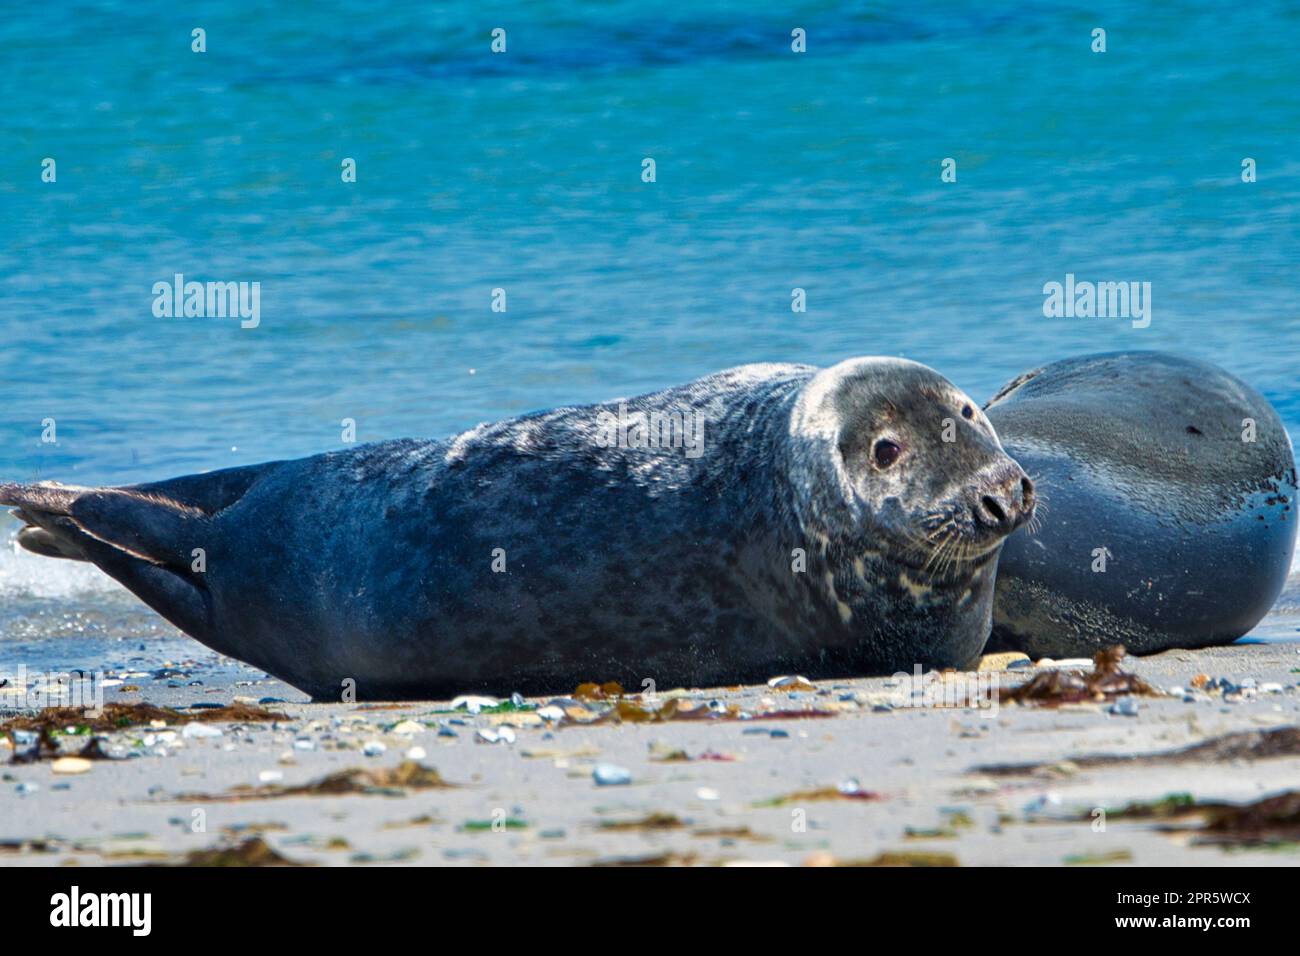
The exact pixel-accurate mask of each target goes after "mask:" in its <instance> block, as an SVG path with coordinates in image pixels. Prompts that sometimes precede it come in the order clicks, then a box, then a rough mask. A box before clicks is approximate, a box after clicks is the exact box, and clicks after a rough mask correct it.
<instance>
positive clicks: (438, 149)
mask: <svg viewBox="0 0 1300 956" xmlns="http://www.w3.org/2000/svg"><path fill="white" fill-rule="evenodd" d="M177 6H178V5H176V4H173V3H166V2H147V0H132V2H130V3H127V2H118V3H98V4H93V5H92V4H88V3H87V4H54V5H48V6H46V7H42V6H40V5H22V6H21V7H16V8H15V9H13V10H10V11H7V12H6V15H5V17H4V18H3V19H0V62H3V63H4V64H5V69H4V70H2V71H0V103H3V104H4V109H3V110H2V111H0V130H2V132H3V140H2V141H3V143H4V148H3V149H0V222H3V225H4V228H3V230H0V336H2V339H0V343H2V345H3V347H2V348H0V476H3V477H5V478H18V479H31V478H36V477H43V478H58V479H61V480H65V481H70V482H78V483H103V482H124V481H135V480H144V479H150V478H161V477H166V476H169V475H172V474H176V473H182V472H189V471H196V470H202V469H211V468H218V467H223V466H228V465H234V464H240V463H247V462H254V461H260V460H265V459H269V458H279V457H292V456H298V455H304V454H308V453H312V452H317V451H321V450H324V449H327V448H332V447H338V446H340V445H341V444H342V435H341V426H340V422H341V421H342V420H343V419H344V418H351V419H354V420H355V422H356V431H357V439H358V440H361V441H366V440H373V439H379V438H385V437H394V436H399V435H416V436H441V435H444V434H447V433H451V432H454V431H458V430H460V429H463V428H466V427H469V426H472V425H474V424H476V423H477V422H479V421H483V420H488V419H494V418H499V417H502V416H507V415H511V414H517V413H520V412H523V411H526V410H530V409H535V408H542V407H546V406H551V405H556V404H565V403H576V402H584V401H592V400H597V399H603V398H608V397H611V396H614V395H619V394H631V393H635V392H638V391H642V390H646V389H651V388H655V387H659V386H663V385H668V384H671V383H677V382H681V381H684V380H686V379H689V378H692V377H695V376H698V375H702V374H705V373H707V372H710V371H714V370H716V369H718V368H722V367H725V366H729V365H734V364H739V363H742V362H749V361H760V360H777V361H805V362H814V363H819V364H825V363H830V362H834V361H837V360H839V359H842V358H845V357H847V356H850V355H857V354H870V353H884V354H905V355H907V356H909V357H911V358H915V359H917V360H919V361H922V362H925V363H927V364H929V365H932V366H934V367H935V368H937V369H939V370H940V371H942V372H943V373H945V374H946V375H948V376H949V377H950V378H951V379H953V380H954V381H955V382H957V383H958V384H959V385H960V386H962V387H963V388H965V389H966V390H968V391H969V392H970V393H971V394H973V395H975V396H977V397H981V398H983V397H986V396H988V395H989V394H991V392H992V391H993V390H994V389H995V388H996V387H997V386H998V385H1000V384H1001V383H1002V382H1004V381H1005V380H1007V379H1008V378H1010V377H1012V376H1013V375H1015V374H1016V373H1018V372H1020V371H1022V370H1024V369H1026V368H1029V367H1032V366H1035V365H1038V364H1041V363H1043V362H1046V361H1050V360H1053V359H1056V358H1060V357H1062V356H1066V355H1070V354H1074V353H1079V352H1089V351H1099V350H1107V349H1116V348H1163V349H1172V350H1175V351H1178V352H1182V353H1185V354H1191V355H1195V356H1200V357H1204V358H1208V359H1211V360H1213V361H1217V362H1219V363H1220V364H1222V365H1224V366H1226V367H1227V368H1229V369H1230V370H1232V371H1233V372H1235V373H1237V374H1239V375H1241V376H1242V377H1243V378H1245V379H1246V380H1248V381H1249V382H1251V383H1252V384H1254V385H1255V386H1256V387H1257V388H1259V389H1260V390H1261V391H1262V392H1263V393H1264V394H1265V395H1266V396H1268V398H1269V399H1270V400H1272V401H1273V403H1274V404H1275V405H1276V406H1277V407H1278V409H1279V411H1280V412H1281V413H1282V415H1283V417H1284V418H1285V420H1286V422H1287V425H1288V428H1289V429H1290V430H1291V432H1292V435H1293V436H1297V435H1300V390H1297V376H1296V368H1297V358H1298V357H1300V317H1298V313H1297V308H1296V305H1295V295H1296V285H1297V283H1296V263H1297V240H1298V239H1300V187H1298V183H1300V157H1298V155H1297V143H1298V142H1300V139H1298V138H1297V132H1298V126H1300V124H1298V122H1297V116H1298V112H1297V105H1298V104H1297V95H1298V94H1297V91H1298V90H1300V65H1298V64H1300V58H1297V57H1296V55H1295V50H1296V48H1297V47H1298V46H1300V11H1297V10H1296V8H1295V7H1294V6H1290V5H1288V4H1285V3H1280V2H1279V3H1273V2H1262V3H1256V4H1249V5H1244V6H1228V5H1224V4H1204V3H1168V4H1160V5H1159V6H1158V8H1157V9H1155V10H1152V9H1147V8H1146V7H1147V6H1148V5H1145V4H1134V3H1120V2H1109V3H1108V2H1099V3H1090V4H1088V5H1069V4H1066V5H1062V4H1046V3H1042V4H1038V3H1034V4H1022V3H1006V4H994V3H988V2H982V3H976V2H952V3H947V2H936V3H932V4H919V5H915V6H913V5H898V6H897V8H894V7H891V8H890V9H887V10H881V9H875V8H876V7H878V6H879V5H870V6H871V7H872V9H868V5H866V4H838V3H833V2H819V3H796V4H781V5H777V4H762V3H738V2H737V3H691V4H689V5H681V6H680V8H674V7H672V6H671V5H663V4H650V3H645V2H640V0H636V2H634V0H621V2H612V3H611V2H599V3H596V2H591V3H578V2H556V0H549V2H530V3H527V4H495V3H457V4H395V5H389V6H384V5H375V4H371V3H363V2H346V3H335V4H317V3H306V2H279V3H273V4H272V3H267V4H256V5H237V4H230V3H206V4H197V5H193V9H189V10H186V11H184V12H181V11H178V10H177V9H176V7H177ZM187 6H188V5H187ZM195 27H202V28H204V29H205V30H206V31H207V52H206V53H202V54H197V53H193V52H191V49H190V43H191V30H192V29H193V28H195ZM494 27H503V28H505V29H506V31H507V50H506V52H505V53H504V54H493V53H492V52H491V51H490V49H489V44H490V33H491V31H492V29H493V28H494ZM795 27H801V28H803V29H805V30H806V31H807V37H808V39H807V52H806V53H804V54H795V53H793V52H791V50H790V32H791V30H792V29H793V28H795ZM1095 27H1101V28H1104V29H1105V30H1106V31H1107V51H1106V52H1105V53H1093V52H1092V51H1091V49H1090V46H1091V43H1092V37H1091V32H1092V30H1093V29H1094V28H1095ZM45 157H51V158H54V159H55V160H56V163H57V181H56V182H54V183H46V182H42V179H41V162H42V160H43V159H44V158H45ZM345 157H351V158H354V159H355V160H356V163H357V181H356V182H355V183H344V182H342V181H341V178H340V163H341V161H342V160H343V159H344V158H345ZM646 157H651V158H653V159H654V160H655V162H656V166H657V168H656V173H657V181H656V182H654V183H644V182H642V180H641V171H642V160H643V159H644V158H646ZM946 157H951V158H953V159H955V160H956V164H957V182H955V183H943V182H941V180H940V172H941V166H940V164H941V161H942V160H943V159H944V158H946ZM1245 157H1251V158H1253V159H1255V160H1256V162H1257V169H1258V181H1257V182H1255V183H1252V184H1246V183H1243V182H1242V181H1241V163H1242V160H1243V158H1245ZM177 272H181V273H184V274H185V275H186V276H187V277H188V278H191V279H199V280H220V281H245V282H252V281H257V282H260V284H261V285H260V289H261V313H260V324H259V325H258V327H257V328H253V329H243V328H240V326H239V323H238V321H237V320H232V319H216V318H157V317H155V316H154V314H153V310H152V305H153V294H152V292H151V289H152V286H153V284H154V283H155V282H158V281H162V280H170V279H171V278H172V276H173V274H174V273H177ZM1067 273H1073V274H1075V275H1077V276H1078V277H1079V278H1080V279H1091V280H1095V281H1110V280H1114V281H1145V282H1150V283H1151V287H1152V306H1153V308H1152V321H1151V324H1150V326H1149V327H1147V328H1142V329H1139V328H1134V327H1133V326H1132V324H1131V323H1130V322H1129V321H1127V320H1121V319H1079V318H1071V319H1065V318H1062V319H1047V318H1044V316H1043V311H1042V306H1043V293H1042V287H1043V285H1044V283H1046V282H1050V281H1063V280H1064V277H1065V275H1066V274H1067ZM795 287H800V288H803V289H805V290H806V293H807V302H808V307H807V312H806V313H802V314H796V313H792V311H791V308H790V302H791V290H792V289H793V288H795ZM494 288H504V289H505V290H506V293H507V302H508V311H507V312H505V313H496V312H493V311H492V310H491V308H490V304H491V295H492V290H493V289H494ZM45 419H54V421H55V423H56V434H57V444H52V443H46V442H42V440H41V437H42V422H43V421H44V420H45ZM6 560H8V557H6ZM14 560H17V559H16V558H15V559H14ZM6 567H7V569H8V570H7V571H0V578H3V577H4V574H8V575H10V578H11V579H12V580H13V581H16V582H19V585H20V586H21V587H23V588H26V590H25V591H23V593H26V594H32V595H35V596H41V595H44V596H46V597H49V596H50V595H51V594H52V595H54V596H55V597H60V596H62V595H63V593H64V592H63V590H60V589H61V588H64V587H65V584H60V585H58V587H55V586H53V585H49V584H48V582H49V581H50V580H52V578H50V577H49V576H48V575H54V574H58V575H71V576H72V577H70V578H68V579H67V580H68V581H72V582H73V584H76V583H77V582H80V584H78V585H77V586H81V585H85V584H86V582H85V581H83V580H82V579H81V578H78V577H76V575H78V574H80V573H81V572H82V570H83V569H72V570H68V571H63V570H60V571H58V572H54V571H49V572H40V573H38V572H35V571H32V570H31V569H28V568H26V566H23V567H22V568H18V567H17V566H16V565H13V563H12V562H11V563H10V564H9V565H7V566H6ZM59 580H60V581H63V580H64V579H63V578H60V579H59ZM41 582H47V583H44V584H43V583H41ZM0 583H2V582H0ZM65 583H66V582H65ZM73 584H67V585H66V586H67V587H72V586H73ZM87 586H88V585H87ZM43 588H44V590H42V589H43ZM8 607H9V608H10V609H11V610H12V609H13V608H14V605H13V603H12V602H10V604H9V605H8ZM0 624H3V622H2V621H0Z"/></svg>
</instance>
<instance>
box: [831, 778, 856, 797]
mask: <svg viewBox="0 0 1300 956" xmlns="http://www.w3.org/2000/svg"><path fill="white" fill-rule="evenodd" d="M835 789H837V790H839V792H840V793H842V794H844V795H845V796H854V795H855V794H859V793H861V792H862V784H860V783H859V782H858V778H857V777H849V778H848V779H847V780H841V781H840V782H839V784H838V786H836V788H835Z"/></svg>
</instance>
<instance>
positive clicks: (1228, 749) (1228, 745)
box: [973, 726, 1300, 777]
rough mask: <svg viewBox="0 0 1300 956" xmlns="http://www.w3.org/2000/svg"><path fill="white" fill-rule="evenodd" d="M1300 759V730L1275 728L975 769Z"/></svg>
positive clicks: (1008, 772) (1008, 771)
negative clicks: (1158, 747) (1136, 750)
mask: <svg viewBox="0 0 1300 956" xmlns="http://www.w3.org/2000/svg"><path fill="white" fill-rule="evenodd" d="M1297 756H1300V727H1290V726H1288V727H1273V728H1271V729H1269V730H1239V731H1235V732H1233V733H1230V734H1224V735H1223V736H1221V737H1213V738H1211V739H1209V740H1204V741H1202V742H1201V743H1198V744H1191V745H1189V746H1186V747H1179V748H1177V749H1175V750H1162V751H1157V752H1156V753H1147V754H1090V755H1085V756H1081V757H1071V758H1069V759H1068V760H1067V761H1059V760H1058V761H1052V762H1050V763H1048V762H1038V763H1019V764H986V765H984V766H979V767H975V768H973V771H974V772H976V773H985V774H989V775H990V776H1002V777H1006V776H1021V775H1026V774H1034V773H1039V772H1042V771H1044V770H1051V769H1053V768H1057V767H1060V766H1061V764H1062V763H1063V762H1064V763H1068V764H1071V765H1073V766H1074V767H1076V768H1092V767H1108V766H1113V765H1115V764H1127V765H1130V766H1132V765H1137V766H1159V765H1162V764H1179V763H1189V762H1194V761H1199V762H1202V763H1219V762H1225V761H1232V760H1268V759H1271V758H1274V757H1297Z"/></svg>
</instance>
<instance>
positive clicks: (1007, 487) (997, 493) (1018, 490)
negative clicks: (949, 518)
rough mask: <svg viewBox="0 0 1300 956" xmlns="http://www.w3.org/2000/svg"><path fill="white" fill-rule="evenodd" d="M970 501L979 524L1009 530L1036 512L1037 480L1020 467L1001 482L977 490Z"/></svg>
mask: <svg viewBox="0 0 1300 956" xmlns="http://www.w3.org/2000/svg"><path fill="white" fill-rule="evenodd" d="M976 495H977V498H976V500H975V502H974V503H973V504H972V505H971V512H972V513H973V514H974V516H975V522H976V524H979V525H982V526H983V527H986V528H988V529H990V530H992V531H996V532H998V533H1000V534H1004V535H1005V534H1010V533H1011V532H1013V531H1015V530H1016V529H1017V528H1019V527H1020V526H1021V525H1022V524H1024V523H1025V522H1026V521H1028V520H1029V519H1030V517H1032V515H1033V513H1034V483H1033V482H1032V481H1030V480H1029V476H1028V475H1026V474H1025V473H1024V472H1023V471H1021V470H1020V469H1019V468H1017V469H1016V473H1015V474H1014V475H1012V476H1011V477H1009V478H1006V479H1004V480H1003V481H1001V482H997V483H993V484H991V485H990V486H986V487H985V488H983V489H981V490H980V491H978V492H976Z"/></svg>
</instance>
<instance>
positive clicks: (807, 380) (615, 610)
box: [0, 358, 1033, 699]
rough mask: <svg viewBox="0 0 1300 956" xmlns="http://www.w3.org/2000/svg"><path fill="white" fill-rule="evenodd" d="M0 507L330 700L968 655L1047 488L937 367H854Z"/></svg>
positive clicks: (45, 546)
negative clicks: (1007, 558)
mask: <svg viewBox="0 0 1300 956" xmlns="http://www.w3.org/2000/svg"><path fill="white" fill-rule="evenodd" d="M0 503H4V504H8V505H11V506H14V507H16V509H17V511H16V514H17V515H18V516H19V517H20V518H21V519H23V520H24V521H25V522H26V523H27V527H26V528H25V529H24V530H23V531H22V532H21V533H20V535H19V539H18V540H19V542H20V543H21V544H22V545H23V546H24V547H26V548H28V549H29V550H32V551H35V552H37V553H40V554H45V555H50V556H54V557H61V558H72V559H79V560H84V561H90V562H93V563H94V564H96V565H97V566H98V567H100V568H101V569H103V570H104V571H106V572H107V573H108V574H110V575H112V576H113V577H114V578H116V579H117V580H118V581H120V582H121V583H122V584H124V585H125V586H126V587H127V588H129V589H130V590H131V591H133V592H134V593H135V594H136V595H138V596H139V597H140V598H142V599H143V600H144V601H145V602H146V603H147V604H149V606H151V607H152V608H154V609H155V610H157V611H158V612H159V613H160V614H162V615H163V616H164V617H166V618H167V619H168V620H169V621H171V622H172V623H174V624H175V625H177V626H178V627H179V628H181V629H182V630H184V631H186V632H187V633H189V634H191V635H192V636H194V637H195V638H197V639H198V640H199V641H201V642H202V643H204V644H206V645H207V646H208V647H211V648H213V649H215V650H217V651H219V652H220V653H222V654H226V655H229V656H232V657H236V658H239V659H241V660H244V661H247V662H249V663H251V664H254V665H256V666H258V667H261V668H264V669H265V670H266V671H268V672H269V673H271V674H273V675H275V676H277V677H280V678H282V679H283V680H285V681H287V682H289V683H290V684H293V685H294V686H296V687H298V688H300V689H302V690H304V691H306V692H307V693H309V694H311V695H312V696H313V697H315V698H317V699H338V698H339V697H340V694H342V693H343V692H344V691H345V690H348V689H351V691H352V692H353V693H354V694H355V696H356V699H403V698H426V699H428V698H440V697H447V696H449V695H451V694H455V693H462V692H465V691H469V690H480V691H485V692H498V693H500V692H509V691H511V690H519V691H522V692H525V693H538V694H544V693H554V692H571V691H572V689H573V687H574V686H575V684H576V683H578V682H581V681H587V680H601V681H604V680H618V681H619V682H620V683H622V684H624V686H627V687H629V688H642V687H645V686H647V685H646V684H645V681H646V680H647V679H648V680H651V681H653V682H654V683H655V684H656V685H657V686H660V687H670V686H679V685H694V686H707V685H716V684H730V683H740V682H753V681H757V680H762V679H766V678H768V677H770V676H772V675H773V674H774V673H781V672H791V671H797V672H799V673H803V674H807V675H809V676H812V677H828V676H835V675H848V674H864V673H889V672H892V671H895V670H900V669H908V670H910V669H911V668H912V667H913V666H914V665H917V664H920V665H922V666H925V667H945V666H957V665H962V664H965V663H967V662H968V661H969V660H971V659H972V658H973V657H975V656H976V655H978V654H979V652H980V651H981V649H982V648H983V646H984V643H985V641H986V640H987V639H988V634H989V630H990V628H991V621H992V600H993V578H994V569H995V566H996V561H997V554H998V550H999V548H1000V547H1001V543H1002V541H1003V540H1004V539H1005V537H1006V536H1007V535H1008V534H1009V533H1010V532H1011V531H1013V530H1014V529H1015V528H1017V527H1018V526H1019V525H1021V524H1022V523H1023V522H1024V521H1025V520H1027V519H1028V518H1029V516H1030V515H1031V514H1032V511H1033V488H1032V484H1031V483H1030V481H1029V479H1028V478H1027V476H1026V475H1025V473H1024V471H1023V470H1022V469H1021V468H1020V467H1019V466H1018V465H1017V464H1016V463H1015V462H1014V461H1012V459H1011V458H1010V457H1008V456H1007V455H1006V453H1005V452H1003V450H1002V447H1001V445H1000V444H999V443H998V439H997V436H996V434H995V433H994V431H993V429H992V427H991V426H990V424H989V422H988V420H987V419H986V417H985V416H984V415H983V414H981V413H980V411H979V410H978V407H977V406H976V404H975V403H974V402H972V401H971V400H970V399H969V398H968V397H967V396H966V395H965V394H964V393H963V392H961V391H960V390H959V389H957V388H956V387H955V386H953V385H952V384H951V383H950V382H948V381H947V380H946V379H944V378H943V377H942V376H940V375H939V374H938V373H936V372H934V371H933V370H931V369H929V368H926V367H925V366H923V365H919V364H916V363H914V362H909V361H904V360H901V359H893V358H859V359H852V360H849V361H847V362H843V363H841V364H839V365H835V366H833V367H831V368H827V369H821V370H819V369H817V368H814V367H811V366H803V365H770V364H764V365H747V366H742V367H739V368H735V369H731V370H729V371H724V372H720V373H718V374H715V375H711V376H709V377H706V378H703V379H700V380H698V381H695V382H692V383H690V384H687V385H684V386H680V387H676V388H670V389H667V390H664V391H659V392H654V393H651V394H648V395H642V396H640V397H638V398H632V399H626V400H615V401H613V402H607V403H603V404H600V405H591V406H583V407H566V408H559V409H555V410H552V411H546V412H541V413H537V414H532V415H526V416H523V417H520V418H514V419H510V420H508V421H502V422H499V423H496V424H488V425H481V426H479V427H477V428H475V429H473V430H472V431H468V432H465V433H464V434H461V435H459V436H457V437H455V438H453V439H450V440H447V441H418V440H411V439H400V440H393V441H384V442H379V443H375V444H371V445H363V446H359V447H356V448H354V449H350V450H346V451H337V452H330V453H327V454H322V455H316V456H313V457H310V458H303V459H298V460H292V461H280V462H269V463H266V464H260V465H253V466H249V467H243V468H233V469H229V470H224V471H217V472H213V473H210V474H202V475H190V476H186V477H181V478H174V479H171V480H168V481H161V482H156V483H151V484H141V485H133V486H129V487H117V488H74V487H65V486H62V485H57V484H49V483H42V484H34V485H12V484H11V485H3V486H0Z"/></svg>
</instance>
